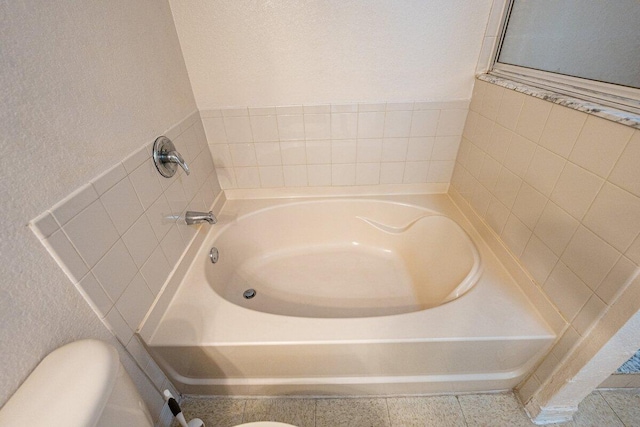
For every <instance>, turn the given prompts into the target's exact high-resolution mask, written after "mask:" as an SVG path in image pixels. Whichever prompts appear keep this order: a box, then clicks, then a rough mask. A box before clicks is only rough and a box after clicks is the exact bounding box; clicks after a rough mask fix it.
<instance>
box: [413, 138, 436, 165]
mask: <svg viewBox="0 0 640 427" xmlns="http://www.w3.org/2000/svg"><path fill="white" fill-rule="evenodd" d="M434 143H435V138H434V137H431V136H426V137H420V138H409V146H408V148H407V161H409V162H418V161H422V160H430V159H431V151H432V150H433V144H434Z"/></svg>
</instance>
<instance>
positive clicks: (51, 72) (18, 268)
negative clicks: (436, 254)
mask: <svg viewBox="0 0 640 427" xmlns="http://www.w3.org/2000/svg"><path fill="white" fill-rule="evenodd" d="M0 21H1V22H0V40H2V48H1V52H2V61H0V87H2V91H3V94H2V103H0V123H1V129H2V133H1V137H0V144H1V145H0V148H1V149H2V156H0V163H1V167H2V181H1V184H0V189H1V194H0V197H1V200H2V203H0V253H1V258H2V263H1V264H0V325H1V326H0V342H1V343H2V345H0V360H2V366H1V367H0V384H2V387H0V405H1V404H3V403H4V402H5V401H6V399H7V398H8V397H9V396H10V395H11V394H12V393H13V392H14V391H15V390H16V388H17V387H18V386H19V384H20V383H21V382H22V380H23V379H24V378H25V377H26V376H27V375H28V374H29V372H30V371H31V370H32V369H33V368H34V367H35V365H36V364H37V363H38V361H39V360H40V359H42V357H44V356H45V355H46V354H47V353H48V352H50V351H51V350H53V349H54V348H56V347H58V346H60V345H62V344H64V343H67V342H70V341H73V340H76V339H78V338H81V337H96V338H101V339H111V335H110V334H109V332H108V331H107V330H106V329H105V328H104V326H103V325H102V324H101V323H100V320H99V319H98V317H97V316H96V315H95V314H94V313H93V311H92V310H91V309H90V308H89V306H88V305H87V304H86V302H85V301H84V299H83V298H82V296H81V295H80V294H79V293H78V291H77V290H76V289H75V288H74V287H73V285H72V284H71V282H70V281H69V279H68V278H67V277H66V276H65V275H64V273H63V272H62V270H61V269H60V268H59V267H58V266H57V264H56V262H55V261H54V260H53V258H51V256H50V255H49V254H48V253H47V251H46V249H45V248H44V247H43V246H42V244H41V243H40V242H39V241H38V239H37V238H36V236H35V235H34V234H33V233H32V232H31V230H29V229H28V228H27V226H26V224H27V222H28V221H29V220H30V219H32V218H34V217H35V216H37V215H38V214H40V213H41V212H43V211H44V210H46V209H47V208H49V207H50V206H51V205H53V204H54V203H56V202H57V201H59V200H61V199H63V198H64V197H65V196H67V195H68V194H69V193H71V192H72V191H73V190H75V189H76V188H78V187H80V186H81V185H82V184H85V183H87V182H89V180H90V179H92V178H94V177H96V176H97V175H98V174H99V173H101V172H103V171H104V170H106V169H107V168H109V167H110V166H112V165H114V164H115V163H116V162H119V161H121V160H123V159H124V157H126V156H127V155H129V154H130V153H131V152H133V151H135V150H136V149H138V148H139V147H140V146H141V145H142V144H143V143H148V142H150V141H152V140H153V138H154V137H155V136H157V135H158V134H159V133H160V132H162V131H164V130H166V129H168V128H169V127H171V125H173V124H175V123H177V122H179V121H180V120H182V119H183V118H184V117H186V116H187V115H188V114H189V113H190V112H192V111H193V110H194V109H195V102H194V99H193V95H192V91H191V87H190V84H189V80H188V76H187V73H186V68H185V66H184V61H183V59H182V55H181V52H180V46H179V43H178V39H177V36H176V32H175V27H174V25H173V21H172V17H171V12H170V10H169V5H168V3H167V2H165V1H157V0H139V1H135V2H129V1H125V0H111V1H107V2H105V1H98V0H90V1H83V2H77V1H71V0H52V1H47V2H42V1H36V0H21V1H12V2H2V3H1V4H0ZM112 341H113V340H112ZM120 350H122V348H120ZM149 392H150V391H149V389H148V388H147V389H146V390H145V389H143V393H149ZM151 392H152V390H151Z"/></svg>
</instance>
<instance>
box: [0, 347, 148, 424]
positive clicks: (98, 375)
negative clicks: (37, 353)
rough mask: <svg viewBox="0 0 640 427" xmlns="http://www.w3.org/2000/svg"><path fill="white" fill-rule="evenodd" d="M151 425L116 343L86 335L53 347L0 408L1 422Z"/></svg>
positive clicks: (146, 409) (145, 407)
mask: <svg viewBox="0 0 640 427" xmlns="http://www.w3.org/2000/svg"><path fill="white" fill-rule="evenodd" d="M9 426H11V427H14V426H15V427H18V426H49V427H57V426H60V427H62V426H65V427H94V426H95V427H107V426H108V427H113V426H128V427H153V420H152V418H151V415H150V414H149V410H148V408H147V406H146V405H145V403H144V401H143V400H142V398H141V397H140V394H139V393H138V390H137V389H136V386H135V385H134V384H133V381H132V380H131V377H129V375H128V374H127V373H126V371H125V370H124V367H123V366H122V364H121V363H120V358H119V357H118V352H117V351H116V349H115V348H113V347H112V346H110V345H108V344H106V343H103V342H102V341H97V340H82V341H76V342H73V343H71V344H67V345H65V346H62V347H60V348H58V349H57V350H54V351H53V352H51V353H50V354H49V355H48V356H47V357H45V358H44V359H43V360H42V362H40V364H39V365H38V366H37V367H36V369H35V370H34V371H33V372H32V373H31V375H29V377H28V378H27V379H26V380H25V382H24V383H23V384H22V386H20V388H19V389H18V391H16V393H15V394H14V395H13V396H12V397H11V399H9V401H8V402H7V403H6V404H5V405H4V407H3V408H2V409H1V410H0V427H9Z"/></svg>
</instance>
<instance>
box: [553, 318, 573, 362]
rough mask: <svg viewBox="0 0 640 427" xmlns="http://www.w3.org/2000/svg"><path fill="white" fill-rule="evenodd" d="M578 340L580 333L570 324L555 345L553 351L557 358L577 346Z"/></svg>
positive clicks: (560, 357)
mask: <svg viewBox="0 0 640 427" xmlns="http://www.w3.org/2000/svg"><path fill="white" fill-rule="evenodd" d="M578 340H580V334H578V333H577V332H576V331H575V329H573V328H572V327H571V326H570V327H568V328H567V330H566V331H565V332H564V334H562V337H561V338H560V340H558V342H557V343H556V345H554V346H553V348H552V349H551V352H552V353H553V355H554V356H555V357H556V358H557V359H562V358H563V357H564V356H566V355H567V354H568V353H569V352H570V351H571V350H572V349H573V348H574V347H575V345H576V343H577V342H578Z"/></svg>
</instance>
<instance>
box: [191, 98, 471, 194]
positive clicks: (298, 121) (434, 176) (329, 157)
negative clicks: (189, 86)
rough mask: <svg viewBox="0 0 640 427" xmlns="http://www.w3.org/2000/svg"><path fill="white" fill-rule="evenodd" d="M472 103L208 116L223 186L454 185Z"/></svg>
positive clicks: (274, 110) (308, 107) (282, 109)
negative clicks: (456, 160) (463, 130)
mask: <svg viewBox="0 0 640 427" xmlns="http://www.w3.org/2000/svg"><path fill="white" fill-rule="evenodd" d="M467 111H468V101H450V102H415V103H414V102H408V103H379V104H341V105H305V106H302V105H298V106H284V107H265V108H226V109H221V110H208V111H202V112H201V115H202V120H203V123H204V127H205V131H206V133H207V139H208V141H209V148H210V150H211V153H212V156H213V162H214V164H215V166H216V170H217V173H218V178H219V180H220V184H221V186H222V188H224V189H227V188H278V187H314V186H345V185H378V184H416V183H448V182H449V181H450V178H451V173H452V172H453V166H454V160H455V156H456V153H457V151H458V146H459V144H460V138H461V135H462V129H463V127H464V123H465V119H466V116H467Z"/></svg>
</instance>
